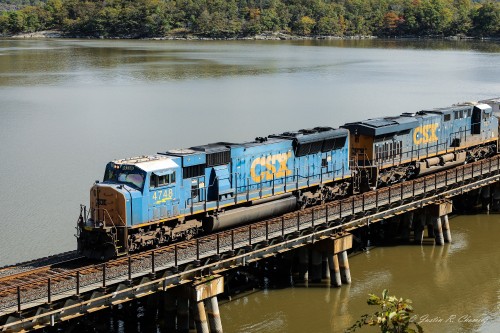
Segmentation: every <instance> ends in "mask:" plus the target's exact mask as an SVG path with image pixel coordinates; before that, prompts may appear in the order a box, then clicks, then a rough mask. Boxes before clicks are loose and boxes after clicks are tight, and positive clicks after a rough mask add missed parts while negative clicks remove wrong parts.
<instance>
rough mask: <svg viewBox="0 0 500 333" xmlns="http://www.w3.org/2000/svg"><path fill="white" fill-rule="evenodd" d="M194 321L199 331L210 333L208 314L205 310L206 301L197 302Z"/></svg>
mask: <svg viewBox="0 0 500 333" xmlns="http://www.w3.org/2000/svg"><path fill="white" fill-rule="evenodd" d="M194 321H195V326H196V332H197V333H210V331H209V330H208V320H207V314H206V312H205V303H204V302H203V301H199V302H196V305H195V307H194Z"/></svg>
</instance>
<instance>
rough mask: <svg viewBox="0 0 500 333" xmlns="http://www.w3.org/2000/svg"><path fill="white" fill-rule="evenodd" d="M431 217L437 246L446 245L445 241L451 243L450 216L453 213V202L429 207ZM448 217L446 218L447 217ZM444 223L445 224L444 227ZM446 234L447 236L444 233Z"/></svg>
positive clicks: (444, 202)
mask: <svg viewBox="0 0 500 333" xmlns="http://www.w3.org/2000/svg"><path fill="white" fill-rule="evenodd" d="M428 210H429V215H430V216H432V219H433V225H434V233H435V239H436V245H444V242H445V239H446V240H448V242H450V241H451V232H450V225H449V221H448V214H449V213H451V211H452V203H451V201H442V202H439V203H436V204H432V205H430V206H429V209H428ZM445 216H446V217H445ZM442 222H444V224H445V225H444V227H443V224H442ZM443 230H444V233H446V236H445V235H444V233H443Z"/></svg>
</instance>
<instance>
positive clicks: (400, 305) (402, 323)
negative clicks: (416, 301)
mask: <svg viewBox="0 0 500 333" xmlns="http://www.w3.org/2000/svg"><path fill="white" fill-rule="evenodd" d="M368 296H369V297H368V301H367V303H368V305H378V306H380V311H375V313H374V314H372V315H371V316H370V315H368V314H365V315H363V316H361V319H360V320H358V321H357V322H356V323H355V324H354V325H353V326H351V327H350V328H348V329H347V330H346V332H349V333H350V332H354V331H355V330H356V329H358V328H360V327H362V326H366V325H368V326H378V327H379V328H380V332H382V333H416V332H419V333H422V332H423V329H422V327H421V326H420V325H419V324H418V323H416V322H415V321H413V320H412V313H413V307H412V306H411V303H412V302H411V300H410V299H406V300H403V299H402V298H397V297H396V296H387V289H384V291H383V292H382V298H380V297H378V296H376V295H374V294H370V295H368ZM412 327H414V328H412Z"/></svg>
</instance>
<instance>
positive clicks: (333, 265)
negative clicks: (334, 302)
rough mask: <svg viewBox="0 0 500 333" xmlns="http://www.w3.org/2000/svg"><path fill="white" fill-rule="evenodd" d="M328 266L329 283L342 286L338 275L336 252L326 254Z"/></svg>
mask: <svg viewBox="0 0 500 333" xmlns="http://www.w3.org/2000/svg"><path fill="white" fill-rule="evenodd" d="M328 267H329V268H330V283H331V285H332V286H334V287H340V286H342V279H341V277H340V267H339V259H338V257H337V255H336V254H330V255H328Z"/></svg>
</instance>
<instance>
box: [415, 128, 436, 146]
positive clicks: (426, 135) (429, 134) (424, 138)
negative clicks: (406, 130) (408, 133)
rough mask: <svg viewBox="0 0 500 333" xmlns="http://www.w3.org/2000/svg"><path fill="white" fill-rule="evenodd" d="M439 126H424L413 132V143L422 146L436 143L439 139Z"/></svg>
mask: <svg viewBox="0 0 500 333" xmlns="http://www.w3.org/2000/svg"><path fill="white" fill-rule="evenodd" d="M438 127H439V124H429V125H422V126H419V127H417V128H415V129H414V130H413V143H414V144H416V145H420V144H422V143H428V142H436V141H438V137H437V135H436V130H437V128H438Z"/></svg>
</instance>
